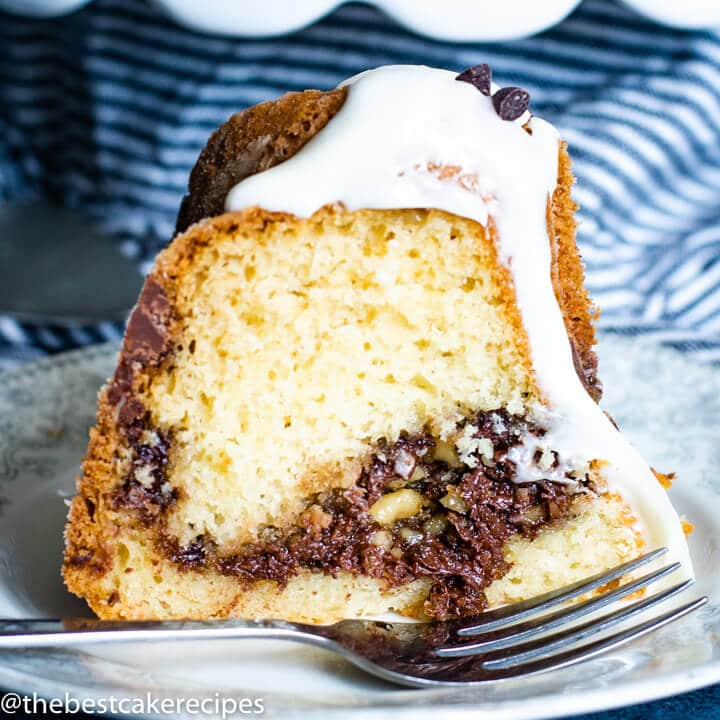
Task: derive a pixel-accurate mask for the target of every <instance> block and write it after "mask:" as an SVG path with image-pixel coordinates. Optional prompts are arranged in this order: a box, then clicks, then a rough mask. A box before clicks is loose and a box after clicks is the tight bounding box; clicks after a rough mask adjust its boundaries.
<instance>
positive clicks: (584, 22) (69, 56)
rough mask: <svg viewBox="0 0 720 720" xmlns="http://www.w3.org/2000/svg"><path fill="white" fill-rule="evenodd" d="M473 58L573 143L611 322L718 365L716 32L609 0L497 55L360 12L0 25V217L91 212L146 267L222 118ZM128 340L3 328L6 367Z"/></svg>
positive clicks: (136, 13)
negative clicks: (20, 209) (282, 20)
mask: <svg viewBox="0 0 720 720" xmlns="http://www.w3.org/2000/svg"><path fill="white" fill-rule="evenodd" d="M478 62H489V63H490V64H491V65H492V66H493V68H494V72H495V76H496V78H497V79H498V81H499V82H500V83H501V84H515V85H521V86H523V87H526V88H527V89H528V90H529V91H530V92H531V96H532V101H533V105H532V106H533V109H534V110H535V112H536V113H537V114H538V115H542V116H543V117H545V118H547V119H548V120H551V121H552V122H554V123H555V124H557V125H558V126H559V128H560V130H561V132H562V134H563V136H564V137H565V138H566V139H567V140H568V142H569V143H570V146H571V151H572V155H573V157H574V160H575V171H576V175H577V178H578V185H577V188H576V191H575V195H576V198H577V199H578V201H579V202H580V204H581V206H582V210H581V214H580V218H581V225H580V236H579V240H580V243H581V246H582V251H583V255H584V258H585V261H586V264H587V271H588V285H589V288H590V290H591V292H592V293H593V295H594V296H595V297H596V299H597V300H598V302H599V303H600V305H601V307H602V309H603V315H602V320H601V322H602V326H603V327H605V328H608V329H613V330H617V331H624V332H638V333H639V332H642V333H653V334H655V335H657V336H658V338H659V339H661V340H662V341H663V342H665V343H669V344H672V345H675V346H678V347H682V348H683V349H686V350H688V351H689V352H693V353H695V354H696V355H697V356H698V358H700V359H701V360H703V361H706V362H720V32H709V31H708V32H682V31H674V30H669V29H666V28H661V27H660V26H657V25H655V24H652V23H651V22H649V21H646V20H643V19H641V18H640V17H638V16H636V15H635V14H633V13H632V12H631V11H629V10H626V9H624V8H623V7H621V6H620V5H618V4H616V3H614V2H612V1H611V0H586V2H584V3H583V4H582V5H581V7H580V9H579V10H578V11H577V12H575V13H574V14H573V15H572V16H571V17H570V18H569V19H567V20H566V21H565V22H563V23H562V24H560V25H559V26H557V27H556V28H554V29H553V30H551V31H549V32H546V33H544V34H542V35H540V36H537V37H534V38H531V39H527V40H522V41H516V42H511V43H503V44H493V45H476V44H460V45H458V44H452V43H445V42H439V41H432V40H428V39H423V38H419V37H417V36H414V35H412V34H411V33H409V32H407V31H405V30H404V29H402V28H400V27H399V26H397V25H396V24H395V23H394V22H393V21H391V20H389V19H387V18H386V17H384V16H383V15H382V14H381V13H379V12H378V11H376V10H373V9H370V8H368V7H365V6H362V5H359V4H350V5H347V6H345V7H343V8H341V9H339V10H337V11H336V12H334V13H333V14H332V15H331V16H329V17H327V18H326V19H324V20H323V21H322V22H320V23H318V24H316V25H314V26H313V27H310V28H308V29H306V30H304V31H302V32H300V33H297V34H295V35H292V36H290V37H287V38H283V39H274V40H245V39H229V38H218V37H208V36H203V35H201V34H198V33H194V32H192V31H189V30H186V29H182V28H180V27H178V26H175V25H173V24H172V23H171V22H169V21H168V20H166V19H165V18H164V17H163V16H162V15H160V14H158V12H157V11H155V10H154V9H153V8H152V6H151V4H150V3H148V2H144V1H143V0H97V1H96V2H94V3H92V4H91V6H90V7H88V8H86V9H85V10H83V11H81V12H78V13H75V14H73V15H70V16H67V17H65V18H61V19H57V20H52V21H37V20H35V21H30V20H22V19H19V18H15V17H11V16H5V15H0V201H2V200H3V199H19V198H37V197H47V198H49V199H52V200H55V201H61V202H63V203H65V204H66V205H68V206H70V207H73V208H80V209H82V210H85V211H87V212H88V213H89V214H90V215H91V216H92V217H93V218H94V219H95V220H96V221H97V222H98V223H100V224H101V226H102V228H103V229H104V230H105V231H106V232H107V233H109V234H111V235H112V237H113V238H115V239H116V241H117V243H118V245H119V246H120V247H121V248H122V250H123V251H124V252H126V253H128V254H130V255H131V256H133V257H134V258H136V259H137V261H138V262H139V263H142V264H143V265H144V266H145V267H147V263H148V262H149V261H150V260H151V259H152V257H153V255H154V253H155V252H156V251H157V250H158V248H160V247H161V246H163V245H164V244H165V243H166V242H167V241H168V240H169V239H170V237H171V236H172V232H173V226H174V220H175V214H176V211H177V208H178V204H179V201H180V198H181V196H182V194H183V191H184V188H185V185H186V182H187V176H188V172H189V170H190V168H191V166H192V165H193V163H194V161H195V159H196V157H197V154H198V152H199V150H200V148H201V147H202V146H203V144H204V142H205V140H206V139H207V137H208V135H209V134H210V132H211V131H212V130H213V129H214V128H215V127H217V126H218V125H219V124H220V123H222V122H223V121H224V120H225V119H226V118H227V117H228V116H229V115H230V114H231V113H233V112H235V111H237V110H239V109H241V108H244V107H246V106H248V105H250V104H252V103H256V102H258V101H261V100H265V99H268V98H271V97H275V96H277V95H278V94H280V93H282V92H285V91H287V90H300V89H304V88H306V87H319V88H330V87H333V86H334V85H336V84H337V83H338V82H339V81H340V80H342V79H343V78H345V77H346V76H348V75H352V74H354V73H357V72H359V71H361V70H364V69H366V68H368V67H373V66H377V65H381V64H385V63H425V64H429V65H436V66H442V67H448V68H451V69H457V70H461V69H463V68H465V67H467V66H469V65H473V64H476V63H478ZM480 141H481V140H480ZM120 333H121V328H120V327H119V326H117V325H112V324H109V323H107V324H103V325H99V326H93V327H82V328H74V329H63V328H59V327H53V326H32V325H28V324H20V323H16V322H14V321H12V320H11V319H9V318H7V317H2V316H0V361H1V360H2V358H3V357H4V358H5V359H6V361H7V360H8V359H9V358H15V359H18V358H23V359H26V358H30V357H33V356H36V355H40V354H45V353H51V352H57V351H60V350H63V349H68V348H71V347H77V346H80V345H84V344H89V343H93V342H100V341H102V340H105V339H109V338H113V337H118V336H119V334H120Z"/></svg>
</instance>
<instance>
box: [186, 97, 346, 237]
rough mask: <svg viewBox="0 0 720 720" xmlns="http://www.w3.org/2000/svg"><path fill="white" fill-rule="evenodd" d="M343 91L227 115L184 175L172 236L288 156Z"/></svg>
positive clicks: (337, 104)
mask: <svg viewBox="0 0 720 720" xmlns="http://www.w3.org/2000/svg"><path fill="white" fill-rule="evenodd" d="M346 94H347V92H346V90H345V88H338V89H337V90H331V91H330V92H321V91H320V90H306V91H305V92H301V93H288V94H286V95H283V96H282V97H280V98H278V99H277V100H271V101H268V102H264V103H260V104H259V105H255V106H253V107H250V108H248V109H247V110H243V111H242V112H239V113H236V114H235V115H233V116H232V117H231V118H230V119H229V120H228V121H227V122H226V123H224V124H223V125H221V126H220V128H218V129H217V130H216V131H215V132H214V133H213V134H212V136H211V137H210V139H209V140H208V143H207V145H206V146H205V149H204V150H203V151H202V152H201V153H200V157H199V158H198V161H197V163H196V164H195V167H194V168H193V170H192V172H191V173H190V182H189V184H188V194H187V195H186V196H185V198H184V199H183V202H182V205H181V206H180V212H179V214H178V219H177V231H178V232H182V231H183V230H186V229H187V228H188V227H189V226H190V225H192V224H193V223H195V222H197V221H198V220H202V219H203V218H206V217H213V216H214V215H220V214H222V213H223V212H224V209H225V197H226V196H227V194H228V192H229V191H230V189H231V188H232V187H233V186H234V185H236V184H237V183H239V182H240V181H241V180H243V179H244V178H246V177H248V176H249V175H254V174H255V173H258V172H262V171H263V170H267V169H268V168H271V167H273V166H274V165H278V164H279V163H281V162H283V160H287V159H288V158H290V157H292V156H293V155H294V154H295V153H296V152H297V151H298V150H300V148H301V147H302V146H303V145H305V143H307V142H308V141H309V140H311V139H312V138H313V137H314V136H315V135H316V134H317V133H318V132H320V130H322V129H323V128H324V127H325V125H327V123H328V122H329V120H330V119H331V118H332V117H334V115H335V114H336V113H337V112H338V110H340V108H341V107H342V104H343V103H344V102H345V96H346Z"/></svg>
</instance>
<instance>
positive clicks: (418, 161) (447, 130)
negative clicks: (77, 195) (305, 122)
mask: <svg viewBox="0 0 720 720" xmlns="http://www.w3.org/2000/svg"><path fill="white" fill-rule="evenodd" d="M348 83H349V91H348V96H347V99H346V101H345V103H344V105H343V107H342V108H341V110H340V111H339V112H338V114H337V115H336V116H335V117H334V118H333V119H332V120H331V122H330V123H329V124H328V125H327V126H326V128H325V129H324V130H323V131H322V132H320V133H318V135H316V136H315V137H314V138H313V139H312V140H311V141H310V142H309V143H308V144H307V145H305V147H304V148H303V149H302V150H301V151H300V152H299V153H297V154H296V155H295V156H293V157H292V158H290V159H289V160H287V161H286V162H284V163H282V164H281V165H278V166H276V167H274V168H271V169H270V170H267V171H265V172H262V173H259V174H257V175H254V176H251V177H249V178H247V179H245V180H243V181H242V182H241V183H239V184H238V185H236V186H235V187H234V188H233V189H232V190H231V191H230V193H229V194H228V197H227V201H226V207H227V209H228V210H239V209H242V208H245V207H250V206H253V205H258V206H261V207H264V208H266V209H268V210H274V211H285V212H290V213H293V214H295V215H298V216H301V217H308V216H310V215H312V214H313V213H314V212H315V211H316V210H318V209H319V208H320V207H322V206H323V205H327V204H330V203H335V202H341V203H343V204H344V205H345V206H346V207H347V208H348V209H350V210H355V209H361V208H378V209H392V208H425V207H431V208H438V209H441V210H445V211H447V212H451V213H455V214H457V215H461V216H464V217H467V218H471V219H473V220H476V221H477V222H479V223H481V224H483V225H486V224H487V223H488V219H489V217H492V219H493V221H494V222H495V224H496V226H497V231H498V232H497V234H498V238H499V254H500V257H501V259H502V261H503V262H504V263H505V264H506V265H507V267H508V268H509V269H510V272H511V274H512V277H513V280H514V285H515V294H516V298H517V303H518V306H519V308H520V311H521V315H522V318H523V323H524V326H525V329H526V332H527V335H528V339H529V343H530V347H531V353H532V361H533V366H534V370H535V373H536V377H537V381H538V385H539V387H540V389H541V391H542V392H543V394H544V395H545V398H546V399H547V401H548V405H549V410H548V411H547V412H548V415H547V417H548V418H550V419H551V420H552V421H551V423H550V428H551V429H550V431H549V433H548V435H547V436H546V437H545V439H544V441H545V442H544V443H543V444H544V445H547V446H549V447H551V448H554V449H557V450H559V452H560V454H561V457H562V459H563V462H564V463H565V462H569V463H572V464H577V465H582V464H584V463H586V462H588V461H590V460H592V459H596V458H600V459H603V460H606V461H608V465H607V466H606V467H605V469H604V474H605V477H606V479H607V481H608V485H609V487H610V489H611V490H615V491H618V492H621V493H622V494H623V496H624V497H625V498H626V499H627V501H628V502H629V503H630V504H631V505H632V507H633V508H635V510H636V511H637V513H638V515H639V517H640V520H641V523H642V526H643V529H644V531H645V533H646V535H647V539H648V542H649V543H650V545H651V546H667V547H668V548H669V549H670V552H671V555H672V557H673V558H674V559H677V560H679V561H681V562H682V563H683V566H684V568H685V571H686V573H687V574H690V573H691V566H690V560H689V555H688V551H687V545H686V542H685V537H684V534H683V532H682V528H681V525H680V521H679V519H678V517H677V514H676V512H675V510H674V509H673V508H672V506H671V504H670V501H669V500H668V497H667V494H666V493H665V491H664V490H663V489H662V488H661V486H660V484H659V483H658V481H657V480H656V479H655V477H654V476H653V474H652V471H651V470H650V468H649V467H648V465H647V463H646V462H645V461H644V460H643V459H642V458H641V457H640V455H639V454H638V453H637V451H636V450H635V449H634V448H633V447H632V446H631V445H629V444H628V442H627V441H626V440H625V439H624V438H623V437H622V435H621V434H620V433H619V432H618V431H617V430H616V429H615V428H614V427H613V425H612V424H611V423H610V421H609V420H608V419H607V417H606V416H605V414H604V413H603V412H602V410H601V409H600V408H599V407H598V406H597V405H596V404H595V402H594V401H593V400H592V399H591V398H590V396H589V395H588V394H587V393H586V391H585V389H584V387H583V385H582V384H581V382H580V380H579V379H578V377H577V375H576V372H575V369H574V365H573V360H572V353H571V350H570V344H569V340H568V337H567V332H566V330H565V325H564V322H563V318H562V314H561V312H560V309H559V307H558V305H557V301H556V299H555V295H554V292H553V288H552V283H551V279H550V265H551V255H550V242H549V238H548V235H547V226H546V206H547V201H548V197H549V195H550V194H551V193H552V192H553V190H554V188H555V186H556V182H557V170H558V150H559V142H560V138H559V135H558V133H557V131H556V130H555V128H553V127H552V126H551V125H550V124H549V123H546V122H545V121H543V120H541V119H539V118H536V117H533V118H532V119H531V120H530V122H529V125H530V127H531V129H532V134H528V133H527V132H526V130H525V129H523V127H522V124H521V122H522V120H521V121H516V122H507V121H503V120H501V119H500V118H499V117H498V116H497V114H496V113H495V110H494V108H493V106H492V102H491V100H490V99H489V98H488V97H485V96H484V95H482V94H481V93H480V92H479V91H478V90H477V89H475V88H474V87H473V86H472V85H470V84H468V83H465V82H457V81H456V80H455V74H454V73H451V72H447V71H445V70H435V69H430V68H425V67H419V66H390V67H385V68H380V69H378V70H373V71H369V72H366V73H362V74H361V75H358V76H356V77H355V78H352V79H351V80H350V81H348ZM436 165H437V166H460V167H461V168H462V171H461V173H460V174H459V175H457V176H455V177H454V178H453V179H452V180H440V179H439V178H438V176H437V171H435V170H433V168H434V167H435V166H436ZM458 178H462V179H463V182H462V183H459V182H457V179H458ZM473 179H474V180H476V181H477V182H475V181H474V180H473ZM468 188H469V189H468Z"/></svg>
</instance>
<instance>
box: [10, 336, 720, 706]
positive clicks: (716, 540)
mask: <svg viewBox="0 0 720 720" xmlns="http://www.w3.org/2000/svg"><path fill="white" fill-rule="evenodd" d="M114 360H115V348H114V347H112V346H101V347H97V348H93V349H90V350H85V351H80V352H75V353H69V354H66V355H62V356H59V357H56V358H53V359H48V360H43V361H41V362H39V363H34V364H31V365H26V366H24V367H23V368H22V369H21V370H14V371H12V372H10V373H7V372H6V373H4V374H0V496H1V497H2V498H3V499H4V502H3V503H2V505H1V506H0V616H5V617H29V616H35V617H41V616H60V615H78V614H86V613H87V610H86V609H85V608H84V606H83V604H82V603H81V602H80V601H78V600H76V599H75V598H73V597H71V596H70V595H69V594H68V593H67V592H65V590H64V589H63V586H62V583H61V580H60V575H59V567H60V562H61V555H62V528H63V523H64V520H65V512H66V508H65V504H64V502H63V501H64V499H65V498H67V497H69V496H70V495H71V494H72V492H73V487H74V478H75V476H76V474H77V472H78V465H79V461H80V459H81V457H82V455H83V452H84V449H85V443H86V437H87V429H88V427H89V426H90V424H91V423H92V421H93V416H94V412H95V395H96V392H97V389H98V388H99V386H100V385H101V383H102V382H103V380H104V378H105V377H106V376H107V375H109V374H110V372H111V371H112V368H113V365H114ZM601 370H602V376H603V379H604V381H605V385H606V388H607V390H606V401H605V405H606V407H608V408H609V409H610V410H611V412H612V413H613V415H614V416H615V418H616V420H617V421H618V422H619V424H620V425H621V427H623V429H624V430H625V431H626V432H628V433H629V435H630V436H631V437H632V438H633V439H634V441H635V442H636V444H637V445H639V446H640V448H641V449H642V450H643V452H644V453H645V455H646V456H647V457H648V458H649V459H650V460H651V461H652V462H653V464H655V466H656V467H658V468H660V469H662V470H669V469H676V470H678V471H679V474H680V478H679V480H678V481H677V482H676V485H675V487H673V489H672V490H671V494H672V498H673V501H674V503H675V504H676V506H677V507H678V509H679V510H680V512H681V513H683V514H685V515H686V516H687V517H689V518H691V519H692V521H693V522H694V523H695V527H696V529H695V532H694V533H693V535H692V536H691V540H690V544H691V552H692V556H693V561H694V563H695V569H696V572H697V576H698V586H697V589H696V593H697V594H700V593H704V594H707V595H708V596H709V597H710V603H709V605H708V606H707V607H706V608H704V609H703V610H702V611H701V612H700V613H697V614H694V615H693V616H690V617H688V618H685V619H684V620H682V621H680V622H679V623H678V624H676V625H674V626H671V627H669V628H666V629H665V630H663V631H660V632H659V633H657V634H656V635H654V636H652V637H650V638H647V639H645V640H643V641H640V642H636V643H633V644H632V645H630V646H628V647H627V648H625V649H624V650H621V651H618V652H614V653H611V654H608V655H605V656H603V657H601V658H598V659H596V660H594V661H591V662H588V663H585V664H583V665H580V666H577V667H574V668H570V669H566V670H563V671H559V672H555V673H548V674H546V675H541V676H537V677H534V678H530V679H526V680H524V681H521V682H519V681H510V682H501V683H497V684H494V685H491V686H484V687H482V688H466V689H463V688H449V689H433V690H402V689H397V688H394V687H391V686H389V685H385V684H382V683H380V682H379V681H374V680H371V679H369V678H367V677H365V676H363V675H361V674H360V673H359V672H356V671H354V670H353V669H351V668H350V667H349V666H348V665H347V664H346V663H344V662H343V661H341V660H339V659H337V658H335V657H334V656H332V655H329V654H327V653H325V652H323V651H320V650H313V649H309V648H301V647H295V646H292V645H288V644H284V643H276V642H268V643H264V644H261V643H257V642H253V643H252V644H250V643H245V644H242V643H240V644H232V645H230V644H229V643H228V644H224V645H223V644H219V643H218V644H215V645H212V644H192V645H191V644H187V645H184V644H172V645H166V646H156V647H152V648H148V647H143V648H142V649H140V648H138V647H133V646H130V645H128V646H124V647H114V648H109V647H108V648H101V647H100V648H98V647H93V648H88V649H87V651H84V650H83V651H81V650H74V651H71V650H53V651H39V650H32V651H30V650H28V651H17V652H6V653H0V687H5V688H10V689H13V690H16V691H18V692H22V693H30V694H31V693H32V692H37V693H39V694H41V695H44V696H46V697H63V696H64V694H65V693H66V692H69V693H70V694H71V695H72V696H73V697H75V698H95V699H99V698H103V697H107V696H109V695H114V696H115V697H126V698H135V697H141V696H144V694H145V693H146V692H147V691H153V692H154V693H156V695H157V694H162V695H164V696H167V697H175V698H177V697H198V698H200V697H205V698H213V697H215V694H216V693H219V694H221V695H222V696H225V697H231V698H242V697H249V698H262V699H263V700H264V704H265V707H266V708H267V711H266V716H268V717H288V716H302V717H303V718H312V717H323V718H343V719H346V718H352V717H354V716H356V715H358V714H362V716H363V717H372V718H376V717H377V718H380V717H390V716H392V717H393V718H398V717H400V718H417V717H419V716H420V714H425V713H427V714H428V715H431V714H435V715H437V709H438V708H440V707H442V717H443V718H452V717H458V718H471V717H475V718H476V717H478V714H479V713H482V717H484V718H489V719H491V720H497V719H499V718H516V717H519V716H522V717H524V718H544V717H550V716H552V717H558V716H562V715H568V714H571V713H579V712H589V711H593V710H598V709H608V708H611V707H617V706H620V705H623V704H630V703H637V702H641V701H645V700H651V699H655V698H660V697H664V696H667V695H671V694H674V693H679V692H683V691H686V690H690V689H693V688H696V687H700V686H703V685H707V684H710V683H713V682H717V681H720V546H719V545H720V478H718V477H717V468H718V467H720V442H718V439H719V437H720V369H717V368H707V367H701V366H699V365H695V364H694V363H693V362H691V361H690V360H689V359H687V358H685V357H683V356H682V355H680V354H676V353H674V352H672V351H669V350H662V349H660V348H658V347H657V346H655V345H652V344H649V343H648V342H641V341H631V340H625V339H619V338H617V337H612V336H605V337H603V339H602V341H601ZM179 717H182V714H180V715H179Z"/></svg>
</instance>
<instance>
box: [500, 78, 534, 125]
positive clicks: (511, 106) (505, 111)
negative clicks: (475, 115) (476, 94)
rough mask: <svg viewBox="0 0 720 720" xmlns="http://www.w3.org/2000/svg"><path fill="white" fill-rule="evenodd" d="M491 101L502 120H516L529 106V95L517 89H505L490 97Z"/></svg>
mask: <svg viewBox="0 0 720 720" xmlns="http://www.w3.org/2000/svg"><path fill="white" fill-rule="evenodd" d="M492 101H493V105H494V106H495V112H496V113H497V114H498V115H499V116H500V118H501V119H502V120H517V119H518V118H519V117H520V116H521V115H522V114H523V113H524V112H526V111H527V109H528V107H529V106H530V93H528V91H527V90H523V89H522V88H519V87H512V86H511V87H505V88H502V89H501V90H498V91H497V92H496V93H495V94H494V95H493V96H492Z"/></svg>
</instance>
